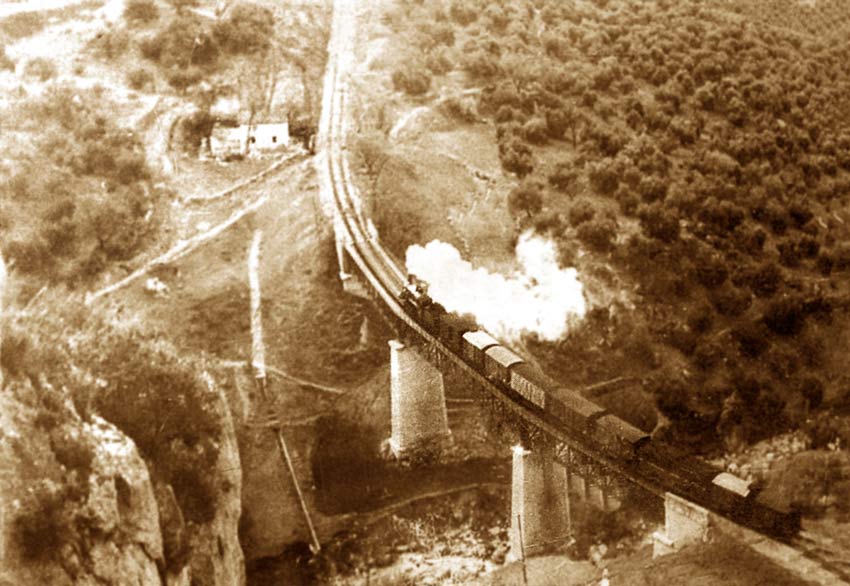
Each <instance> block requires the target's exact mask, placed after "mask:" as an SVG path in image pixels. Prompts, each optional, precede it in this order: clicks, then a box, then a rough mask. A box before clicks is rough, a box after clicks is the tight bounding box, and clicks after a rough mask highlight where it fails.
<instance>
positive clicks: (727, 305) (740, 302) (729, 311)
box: [711, 285, 752, 317]
mask: <svg viewBox="0 0 850 586" xmlns="http://www.w3.org/2000/svg"><path fill="white" fill-rule="evenodd" d="M711 300H712V302H713V303H714V307H715V308H716V309H717V312H718V313H719V314H721V315H725V316H728V317H737V316H739V315H741V314H742V313H743V312H745V311H746V310H747V309H748V308H749V307H750V305H751V303H752V299H751V298H750V295H749V293H747V292H745V291H742V290H740V289H738V288H736V287H733V286H731V285H730V286H727V287H722V288H720V289H718V290H717V291H713V292H712V294H711Z"/></svg>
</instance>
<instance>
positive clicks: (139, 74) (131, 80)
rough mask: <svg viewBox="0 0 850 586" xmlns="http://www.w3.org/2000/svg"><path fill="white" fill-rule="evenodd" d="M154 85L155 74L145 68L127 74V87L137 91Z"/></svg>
mask: <svg viewBox="0 0 850 586" xmlns="http://www.w3.org/2000/svg"><path fill="white" fill-rule="evenodd" d="M153 83H154V78H153V74H152V73H151V72H150V71H148V70H147V69H144V68H143V67H139V68H136V69H133V70H132V71H130V72H129V73H128V74H127V85H129V86H130V87H131V88H132V89H134V90H136V91H141V90H145V89H148V88H150V87H153Z"/></svg>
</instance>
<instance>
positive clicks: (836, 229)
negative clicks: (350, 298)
mask: <svg viewBox="0 0 850 586" xmlns="http://www.w3.org/2000/svg"><path fill="white" fill-rule="evenodd" d="M750 4H752V5H753V6H755V3H745V6H749V5H750ZM818 4H819V5H820V3H818ZM826 6H827V4H826V3H825V4H824V5H823V6H821V7H820V8H819V9H823V10H826V8H825V7H826ZM829 6H833V7H834V8H835V9H836V10H838V9H840V7H835V5H833V4H829ZM748 10H749V8H748V9H746V10H745V9H741V10H737V9H736V10H735V11H733V10H729V6H728V4H724V3H705V2H696V1H684V2H671V1H665V0H659V1H657V2H638V1H629V0H622V1H621V0H594V1H593V2H576V3H562V2H555V1H547V0H537V1H534V2H527V3H523V4H516V3H513V2H499V3H486V4H485V3H476V2H436V1H431V2H429V1H425V2H399V3H396V4H392V5H390V4H387V5H385V6H384V9H383V11H382V13H381V14H380V16H376V17H375V18H374V20H373V22H374V24H373V30H372V32H371V37H370V44H369V50H368V51H367V52H366V54H365V55H364V56H363V58H364V59H363V60H364V65H363V67H362V69H361V72H360V75H359V76H358V81H359V87H358V93H359V94H360V98H359V99H360V101H361V102H362V103H363V104H364V105H363V106H362V111H363V113H362V116H361V128H360V130H361V134H360V136H359V137H358V138H357V141H358V142H357V143H356V147H355V152H356V153H357V154H358V155H359V157H360V159H359V162H360V164H361V168H360V170H361V187H362V188H363V189H364V191H366V192H367V193H369V194H370V196H371V201H372V204H373V206H374V208H375V212H374V214H375V217H376V224H377V225H378V227H379V229H380V230H381V236H382V239H383V240H384V241H385V242H386V243H387V244H388V245H389V246H390V247H391V248H392V249H393V252H394V253H395V254H396V255H398V256H400V257H403V256H404V254H405V250H406V248H407V247H408V246H410V245H412V244H424V243H425V242H428V241H429V240H431V239H432V238H440V239H442V240H445V241H447V242H449V243H451V244H453V245H454V246H455V247H456V248H458V250H460V251H461V252H462V254H463V255H464V257H465V258H467V259H468V260H471V261H472V262H473V263H474V264H475V265H476V266H483V267H487V268H490V269H491V270H493V269H495V270H504V271H508V272H510V271H511V270H515V268H516V261H515V260H513V259H511V258H510V253H511V252H512V249H513V247H514V245H515V244H516V241H517V238H518V236H519V235H520V234H521V233H523V232H526V231H528V230H533V231H535V232H536V233H538V234H542V235H545V236H547V237H548V238H550V239H551V240H552V241H554V242H555V243H556V244H557V246H558V250H559V254H560V260H561V263H562V264H563V265H564V266H575V267H576V268H577V269H578V271H579V275H580V278H581V280H582V281H583V282H584V284H585V294H586V296H587V297H588V299H589V301H590V302H591V309H590V310H589V311H588V313H587V315H586V317H585V319H584V320H583V321H582V323H581V324H580V325H578V326H577V327H574V328H573V329H572V330H571V331H570V333H569V334H568V335H567V336H566V337H564V338H563V339H562V340H560V341H558V342H555V343H552V342H546V341H543V340H542V339H540V338H538V337H537V336H535V335H534V334H533V333H529V335H527V336H526V337H525V339H524V341H523V342H522V343H521V344H520V346H523V347H524V349H525V351H526V352H527V353H528V355H529V356H531V357H533V358H534V359H536V360H537V361H539V363H540V364H541V365H542V366H543V367H544V369H545V370H547V371H548V372H549V373H550V374H551V375H553V376H554V377H556V378H557V379H559V380H561V381H563V382H564V383H566V384H568V385H571V386H573V387H576V388H581V387H583V386H586V385H591V384H593V383H596V382H599V381H603V380H606V379H612V378H615V377H619V376H627V377H634V378H635V379H636V380H638V381H640V384H638V385H636V386H635V387H633V388H632V389H630V390H626V391H620V392H617V393H614V394H612V395H610V396H608V397H603V398H601V399H599V400H601V401H603V402H604V403H605V404H606V405H608V406H609V407H610V408H612V409H614V410H616V411H619V412H621V413H623V414H624V416H626V417H627V418H630V419H632V420H633V421H635V423H637V424H640V425H644V426H648V427H647V429H652V422H651V419H653V418H648V417H646V410H647V408H649V409H650V410H653V409H654V410H655V411H656V412H657V413H658V420H659V422H660V424H661V425H660V426H659V427H658V429H657V430H656V433H657V434H660V435H661V436H663V437H667V438H669V439H672V440H674V441H676V442H677V443H680V444H684V445H689V446H691V447H692V448H693V449H694V450H697V451H701V452H703V453H708V454H715V455H718V454H722V453H723V452H730V451H731V452H735V451H737V450H740V449H741V448H743V447H745V446H747V445H749V444H754V443H756V442H758V441H759V440H761V439H764V438H770V437H779V436H781V434H783V433H785V432H788V431H792V430H801V431H802V432H803V435H804V436H805V440H804V441H803V442H802V443H801V444H800V446H799V447H798V448H795V449H794V450H791V451H790V452H788V451H784V452H783V454H782V455H781V458H786V457H787V458H788V459H789V460H791V461H792V462H793V461H795V456H794V455H793V454H795V453H797V452H799V451H800V450H806V449H810V448H813V449H819V448H826V446H827V445H832V446H836V445H842V446H843V445H846V442H847V441H848V440H850V436H848V433H847V429H848V425H847V423H848V418H847V414H848V412H850V387H848V386H847V378H846V373H845V372H844V366H843V365H844V363H845V356H846V354H847V351H848V345H849V344H850V340H848V334H847V332H848V328H847V325H848V315H847V303H848V297H847V294H848V288H847V280H846V271H847V270H848V269H850V256H848V255H849V254H850V243H848V230H847V222H848V219H850V214H848V209H847V203H848V201H847V195H848V194H849V193H850V157H848V154H847V153H848V148H850V123H849V122H848V120H850V118H848V116H847V113H848V112H850V97H848V96H850V93H848V91H847V90H848V88H850V70H848V67H847V65H846V64H847V63H848V62H850V61H848V57H850V52H848V48H847V46H846V45H844V44H840V43H829V42H826V41H825V40H824V39H821V38H818V39H815V38H814V37H812V36H811V35H802V34H799V33H797V32H794V31H792V30H788V29H787V28H778V27H776V26H773V25H772V24H768V23H766V22H764V20H763V19H760V18H755V17H754V16H752V14H751V12H748ZM366 96H369V97H368V98H367V97H366ZM370 100H373V101H378V102H379V104H380V105H376V104H372V105H371V106H366V105H365V104H366V103H367V102H368V101H370ZM494 161H497V163H495V164H494ZM434 163H436V164H438V165H439V168H440V170H441V172H440V173H439V174H433V173H428V172H427V171H426V170H425V169H424V167H425V166H426V165H432V167H431V168H434V167H433V165H434ZM496 165H498V167H496ZM499 167H500V168H499ZM472 210H474V215H475V220H476V221H475V222H472V221H471V220H470V219H469V216H472V215H473V211H472ZM402 220H403V221H402ZM447 220H448V221H447ZM668 420H669V423H668V422H667V421H668ZM795 445H796V444H795ZM814 453H817V452H814ZM830 457H832V456H830ZM801 458H802V457H801ZM834 458H835V462H834V467H835V468H834V469H835V470H836V472H835V477H834V479H833V480H834V481H835V484H833V485H830V486H832V488H828V489H827V492H829V491H839V492H837V493H834V494H833V496H829V495H826V496H824V498H822V499H821V500H820V501H819V502H820V503H821V504H816V503H814V502H807V503H799V504H800V505H801V506H804V507H811V508H813V509H817V510H822V509H823V507H824V506H831V505H824V503H831V502H834V500H835V498H837V500H839V501H840V500H841V498H840V497H835V495H836V494H840V491H842V490H844V488H841V487H843V486H844V484H843V483H844V482H845V481H846V479H847V478H848V471H849V470H850V468H849V467H848V458H847V454H846V452H844V451H843V450H839V451H838V452H837V453H835V455H834ZM789 466H790V467H791V468H794V466H799V467H800V468H801V469H807V468H808V467H809V466H811V463H809V464H806V463H804V462H803V461H802V459H801V460H800V461H799V462H797V464H794V465H790V464H789ZM756 476H758V475H756ZM798 478H800V476H799V475H798ZM788 490H789V492H794V491H797V489H796V488H789V489H788ZM797 492H798V494H796V496H794V497H793V499H803V501H806V500H807V499H811V501H814V500H816V499H815V498H814V497H812V496H811V495H809V496H806V494H805V493H806V490H804V489H800V490H799V491H797ZM786 496H787V495H786ZM793 499H792V500H793Z"/></svg>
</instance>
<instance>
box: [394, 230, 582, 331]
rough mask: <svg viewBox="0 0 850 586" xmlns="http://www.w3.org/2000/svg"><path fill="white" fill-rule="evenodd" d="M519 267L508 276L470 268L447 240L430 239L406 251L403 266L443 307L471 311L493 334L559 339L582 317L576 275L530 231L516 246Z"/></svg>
mask: <svg viewBox="0 0 850 586" xmlns="http://www.w3.org/2000/svg"><path fill="white" fill-rule="evenodd" d="M516 256H517V261H518V262H519V265H520V267H521V270H520V271H517V272H516V273H514V274H512V275H507V276H505V275H501V274H498V273H491V272H489V271H488V270H486V269H484V268H473V267H472V264H471V263H469V262H467V261H465V260H463V259H462V258H461V256H460V252H458V250H457V249H456V248H455V247H454V246H452V245H451V244H446V243H445V242H440V241H439V240H434V241H432V242H429V243H428V244H426V245H425V246H419V245H414V246H410V247H409V248H408V249H407V258H406V264H407V270H408V272H410V273H413V274H414V275H416V276H417V277H419V278H420V279H423V280H425V281H427V282H428V283H429V285H430V287H429V289H428V294H429V295H430V296H431V298H432V299H434V300H435V301H437V302H439V303H441V304H442V305H443V306H444V307H445V308H446V310H448V311H452V312H455V313H459V314H464V313H470V314H472V315H474V316H475V318H476V319H477V321H478V323H479V324H480V325H481V326H483V327H484V328H485V329H486V330H488V331H489V332H490V333H492V334H493V335H494V336H496V337H498V338H501V339H503V340H505V341H518V340H519V339H520V338H521V336H522V335H523V334H527V333H532V332H535V333H537V335H538V336H540V338H542V339H544V340H550V341H555V340H559V339H561V338H562V337H563V336H564V335H565V334H566V333H567V329H568V328H569V324H570V322H575V321H576V320H579V319H581V318H582V317H583V316H584V313H585V310H586V303H585V298H584V291H583V287H582V284H581V282H580V281H579V280H578V273H577V272H576V270H575V269H574V268H568V269H561V268H560V267H559V266H558V257H557V252H556V249H555V245H554V243H553V242H552V241H550V240H547V239H545V238H543V237H541V236H539V235H536V234H534V233H533V232H526V233H524V234H523V235H522V236H521V237H520V239H519V242H518V243H517V246H516Z"/></svg>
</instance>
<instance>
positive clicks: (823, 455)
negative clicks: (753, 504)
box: [766, 451, 850, 516]
mask: <svg viewBox="0 0 850 586" xmlns="http://www.w3.org/2000/svg"><path fill="white" fill-rule="evenodd" d="M766 490H769V491H771V492H774V491H775V492H776V493H777V494H778V495H779V499H780V500H781V501H783V502H785V503H787V504H788V505H790V507H791V508H793V509H796V510H798V511H800V512H801V513H803V514H805V515H810V516H820V515H822V514H823V513H824V512H825V511H826V510H827V509H828V508H829V507H830V505H832V504H833V503H836V504H837V503H839V502H842V501H846V499H848V498H850V456H848V454H847V453H844V452H822V451H807V452H801V453H799V454H795V455H794V456H792V457H791V458H790V459H789V460H787V461H786V462H784V463H783V464H782V465H781V466H780V468H779V469H778V470H777V471H776V472H774V473H773V474H772V477H771V478H770V480H769V483H768V488H767V489H766Z"/></svg>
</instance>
